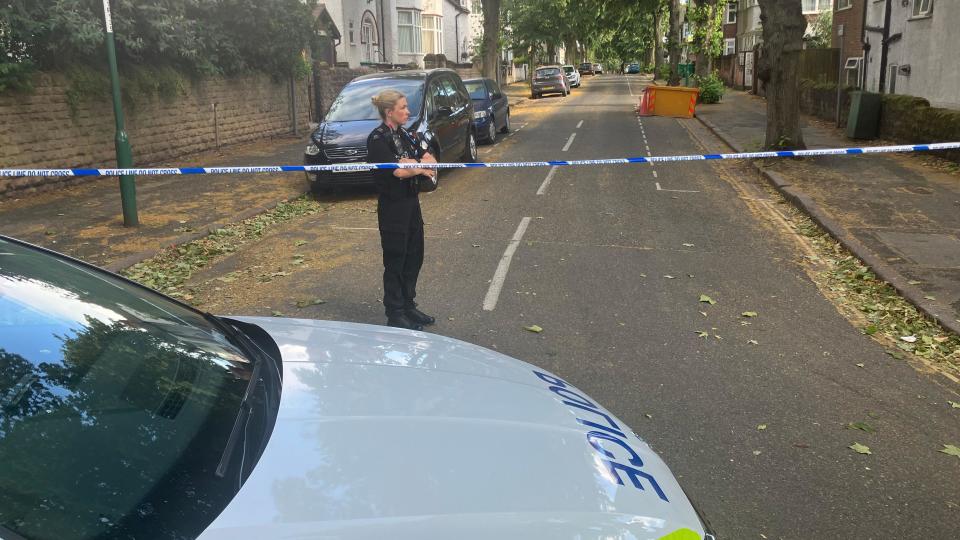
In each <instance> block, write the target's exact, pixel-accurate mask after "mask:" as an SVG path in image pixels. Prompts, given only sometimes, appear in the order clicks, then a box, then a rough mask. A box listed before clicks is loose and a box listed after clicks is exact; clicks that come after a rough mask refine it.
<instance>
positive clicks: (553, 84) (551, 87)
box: [530, 66, 570, 99]
mask: <svg viewBox="0 0 960 540" xmlns="http://www.w3.org/2000/svg"><path fill="white" fill-rule="evenodd" d="M569 93H570V90H569V87H568V86H567V77H566V76H565V75H564V74H563V70H562V69H560V66H544V67H539V68H537V70H536V71H534V75H533V82H532V83H530V97H532V98H533V99H537V98H539V97H541V96H543V95H544V94H560V95H561V96H564V97H566V95H567V94H569Z"/></svg>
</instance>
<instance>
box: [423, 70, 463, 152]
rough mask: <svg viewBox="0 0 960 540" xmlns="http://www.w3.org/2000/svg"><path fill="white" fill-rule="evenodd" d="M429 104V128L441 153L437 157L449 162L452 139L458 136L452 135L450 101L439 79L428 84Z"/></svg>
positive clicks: (434, 79)
mask: <svg viewBox="0 0 960 540" xmlns="http://www.w3.org/2000/svg"><path fill="white" fill-rule="evenodd" d="M427 102H428V104H429V106H428V111H427V115H428V116H427V127H428V128H429V129H430V132H431V133H433V139H434V142H435V144H436V145H437V151H438V152H439V155H437V156H435V157H436V158H437V160H438V161H447V159H446V156H447V155H448V154H449V153H450V147H451V144H452V141H451V139H452V138H455V137H456V135H455V134H454V133H452V131H453V125H452V124H451V121H450V113H451V111H452V109H451V107H450V101H449V99H448V98H447V92H446V89H445V88H444V87H443V83H442V82H441V80H440V79H439V78H437V77H434V78H432V79H430V80H429V81H428V83H427Z"/></svg>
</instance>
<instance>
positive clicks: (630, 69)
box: [627, 64, 640, 73]
mask: <svg viewBox="0 0 960 540" xmlns="http://www.w3.org/2000/svg"><path fill="white" fill-rule="evenodd" d="M627 73H640V64H630V65H629V66H627Z"/></svg>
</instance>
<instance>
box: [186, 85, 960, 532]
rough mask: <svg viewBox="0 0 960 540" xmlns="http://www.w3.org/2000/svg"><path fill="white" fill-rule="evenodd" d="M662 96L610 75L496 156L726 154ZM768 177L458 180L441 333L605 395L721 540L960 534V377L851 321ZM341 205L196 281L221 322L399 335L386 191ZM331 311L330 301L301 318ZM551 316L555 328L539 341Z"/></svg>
mask: <svg viewBox="0 0 960 540" xmlns="http://www.w3.org/2000/svg"><path fill="white" fill-rule="evenodd" d="M641 87H642V82H641V80H640V79H639V78H637V77H624V76H619V75H605V76H600V77H595V78H588V79H587V81H586V82H585V84H584V87H583V88H582V89H579V90H576V91H575V92H574V93H573V95H572V96H570V97H568V98H559V97H548V98H544V99H541V100H536V101H528V102H527V103H525V104H524V105H522V106H520V107H517V108H516V109H515V110H514V115H513V123H514V127H515V128H517V127H519V128H520V129H517V130H515V131H514V133H513V134H511V135H510V136H509V137H505V138H502V139H501V140H500V141H499V142H498V143H497V144H496V145H494V146H487V147H483V152H482V154H481V157H482V159H484V160H488V161H494V160H496V161H514V160H546V159H589V158H601V157H624V156H636V155H647V153H648V152H650V153H652V154H653V155H667V154H691V153H701V152H703V151H704V149H710V150H711V151H714V150H719V149H720V147H719V146H717V145H718V144H719V143H718V141H716V140H714V139H712V138H711V136H710V135H709V134H708V133H707V132H706V131H705V130H703V129H702V127H701V126H699V124H698V123H697V121H696V120H682V121H678V120H674V119H669V118H643V119H638V118H637V117H636V116H635V115H634V113H633V105H634V104H635V102H636V99H637V98H636V97H634V96H632V94H638V93H639V90H640V88H641ZM749 171H750V169H748V168H746V167H744V166H740V165H737V164H728V163H722V164H717V163H709V164H708V163H694V162H690V163H682V164H662V165H657V166H655V167H654V166H651V165H624V166H607V167H594V168H572V167H560V168H557V169H556V170H553V171H551V169H549V168H537V169H504V170H495V169H483V170H480V169H473V170H462V171H454V172H450V173H448V174H444V175H443V179H442V187H441V189H439V190H438V191H437V192H435V193H432V194H428V195H425V196H423V207H424V213H425V220H426V222H427V226H426V227H427V229H426V230H427V258H426V263H425V267H424V270H423V273H422V278H421V286H420V296H419V298H418V301H420V304H421V308H422V309H423V310H424V311H427V312H429V313H432V314H435V315H436V316H437V318H438V324H437V325H436V326H434V327H431V328H430V331H431V332H435V333H438V334H443V335H447V336H452V337H455V338H459V339H463V340H466V341H469V342H472V343H476V344H479V345H483V346H486V347H491V348H495V349H497V350H499V351H501V352H503V353H506V354H509V355H511V356H514V357H517V358H520V359H523V360H526V361H528V362H531V363H533V364H536V365H538V366H541V367H544V368H546V369H549V370H552V371H554V372H556V373H558V374H559V375H561V376H562V377H564V378H565V379H566V380H568V381H570V382H572V383H574V384H576V385H577V386H579V387H580V388H582V389H583V390H585V391H586V392H587V393H589V394H590V395H592V396H593V397H595V398H596V399H597V400H598V401H600V402H601V403H603V404H604V405H605V406H606V407H607V408H609V409H611V410H612V411H613V412H614V413H615V414H617V415H618V416H619V417H620V418H621V419H623V420H624V421H625V422H626V423H627V424H629V425H630V426H631V427H632V428H633V429H634V431H636V432H637V433H638V434H639V435H640V436H641V437H643V438H644V439H645V440H646V441H647V442H648V443H649V444H650V445H651V446H652V447H653V448H654V449H655V450H657V451H658V452H659V453H660V454H661V456H662V457H663V458H664V459H665V461H666V462H667V463H668V464H669V465H670V467H671V468H672V470H673V471H674V473H675V474H676V475H677V476H678V477H679V478H680V480H681V483H682V484H683V485H684V486H685V488H686V489H687V491H688V493H689V495H690V496H691V498H692V499H693V500H694V501H696V502H697V504H698V505H699V506H700V507H701V509H702V510H703V511H704V513H705V514H706V515H707V516H708V518H709V519H710V520H711V522H712V523H713V524H714V526H715V528H716V529H717V531H718V532H719V534H720V536H721V538H790V539H819V538H862V539H868V538H876V539H880V538H952V537H955V536H956V534H957V530H958V523H960V487H958V486H960V460H958V459H957V458H956V457H952V456H949V455H946V454H943V453H939V452H937V450H939V449H941V448H942V445H943V444H956V445H960V409H952V408H951V406H950V405H949V404H948V400H953V401H960V398H958V397H957V396H958V394H957V386H956V385H955V384H954V383H952V382H949V381H947V380H946V379H945V378H943V377H942V376H940V375H937V374H935V373H924V372H922V370H921V369H918V368H917V367H914V366H911V365H909V364H908V363H907V362H906V361H904V360H897V359H894V358H893V357H891V356H890V355H888V354H886V351H885V349H884V348H883V347H882V346H881V345H880V344H878V343H877V342H875V341H873V340H872V339H870V338H868V337H866V336H864V335H862V334H861V332H860V331H859V330H858V329H857V328H855V327H854V326H853V325H851V324H850V323H849V322H848V321H847V320H846V319H844V318H843V317H842V316H841V315H840V314H839V313H838V311H837V309H836V307H835V306H834V305H833V304H832V303H831V302H830V301H828V300H827V299H826V298H825V297H824V296H823V295H822V294H821V292H820V291H819V290H818V288H817V286H816V285H815V284H814V282H813V281H812V280H811V279H810V277H809V276H808V272H807V268H806V266H805V265H806V264H807V263H805V262H804V257H803V256H804V254H805V252H804V249H805V248H804V246H803V244H802V241H801V240H800V239H798V238H796V237H794V236H792V235H791V234H789V229H788V228H786V227H784V226H783V223H782V222H781V221H782V220H780V218H778V217H777V216H778V215H779V214H777V213H776V212H775V208H773V207H774V206H775V205H774V204H773V203H772V202H771V201H768V200H766V197H767V195H766V192H765V191H764V190H763V189H761V188H760V184H759V182H758V180H757V179H756V178H754V177H753V175H751V173H750V172H749ZM548 179H549V182H547V180H548ZM324 202H325V203H327V207H326V210H325V211H324V212H322V213H320V214H317V215H314V216H307V217H305V218H303V219H300V220H298V221H296V222H294V223H289V224H287V225H285V226H283V227H280V228H278V229H277V230H275V231H274V232H272V233H270V234H269V235H268V236H267V237H266V238H265V239H264V240H263V241H262V242H259V243H257V244H253V245H248V246H246V247H244V248H243V249H241V250H239V251H238V252H237V253H235V254H233V255H232V256H230V257H228V258H226V259H223V260H222V261H220V262H219V263H218V264H216V265H215V266H213V267H212V268H210V269H209V270H207V271H205V272H204V273H203V274H200V275H197V276H195V278H194V280H193V282H192V285H193V286H195V287H196V288H197V289H198V294H197V299H198V300H199V301H200V302H201V307H203V308H204V309H208V310H210V311H213V312H216V313H223V314H229V313H243V314H270V313H271V312H274V311H279V312H282V313H283V314H284V315H286V316H295V317H310V318H329V319H339V320H350V321H357V322H365V323H373V324H382V323H383V321H384V318H383V315H382V313H383V312H382V306H381V305H380V303H379V301H380V294H381V282H380V279H381V272H382V266H381V263H380V248H379V237H378V235H377V231H376V214H375V196H374V195H372V193H371V192H369V191H363V190H360V191H356V192H351V193H348V194H346V195H341V196H338V197H336V198H330V199H326V200H325V201H324ZM521 233H522V236H521ZM511 240H515V241H514V242H512V244H513V250H512V251H513V255H512V259H511V260H510V264H509V267H508V268H507V269H506V272H505V274H502V276H503V280H502V283H501V281H500V280H499V279H497V277H496V276H495V274H496V272H497V269H498V266H501V262H502V261H503V259H504V258H505V252H507V251H508V247H510V246H511ZM298 242H299V243H301V245H297V243H298ZM303 242H306V243H305V244H304V243H303ZM294 254H299V255H301V256H302V257H303V259H302V260H303V261H304V262H296V261H295V259H294V258H293V256H294ZM277 273H279V275H278V274H277ZM271 274H274V275H272V276H271ZM667 276H670V277H667ZM497 284H500V285H501V288H500V290H499V294H495V292H496V290H495V286H496V285H497ZM492 288H493V290H491V289H492ZM702 294H705V295H708V296H709V297H711V298H712V299H713V300H715V301H716V303H715V304H713V305H711V304H708V303H703V302H700V301H699V300H700V296H701V295H702ZM311 299H323V300H324V301H325V303H323V304H320V305H309V306H307V307H300V308H297V307H295V306H294V304H295V303H296V302H297V301H301V302H302V304H309V303H310V302H309V301H310V300H311ZM745 311H754V312H756V313H757V314H758V316H757V317H755V318H749V319H748V318H745V317H743V316H741V313H743V312H745ZM534 324H535V325H539V326H540V327H542V328H543V332H542V333H539V334H537V333H531V332H529V331H526V330H524V328H523V327H524V326H529V325H534ZM698 332H706V333H707V337H700V335H699V334H698ZM857 364H862V365H863V367H859V366H858V365H857ZM852 422H865V423H867V424H869V425H870V426H871V427H872V428H874V429H875V432H873V433H868V432H864V431H859V430H851V429H848V428H847V427H846V426H847V425H848V424H849V423H852ZM761 424H763V425H766V428H765V429H759V428H758V426H760V425H761ZM855 442H858V443H861V444H864V445H867V446H869V447H870V450H871V451H872V454H871V455H861V454H858V453H855V452H854V451H852V450H851V449H849V448H848V446H849V445H851V444H853V443H855ZM519 450H520V451H522V449H519Z"/></svg>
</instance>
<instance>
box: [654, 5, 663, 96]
mask: <svg viewBox="0 0 960 540" xmlns="http://www.w3.org/2000/svg"><path fill="white" fill-rule="evenodd" d="M662 25H663V5H662V4H660V3H658V4H657V5H656V7H655V8H654V10H653V73H654V78H656V74H657V72H658V71H660V66H661V65H662V64H663V32H661V31H660V27H661V26H662Z"/></svg>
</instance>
